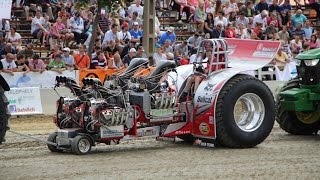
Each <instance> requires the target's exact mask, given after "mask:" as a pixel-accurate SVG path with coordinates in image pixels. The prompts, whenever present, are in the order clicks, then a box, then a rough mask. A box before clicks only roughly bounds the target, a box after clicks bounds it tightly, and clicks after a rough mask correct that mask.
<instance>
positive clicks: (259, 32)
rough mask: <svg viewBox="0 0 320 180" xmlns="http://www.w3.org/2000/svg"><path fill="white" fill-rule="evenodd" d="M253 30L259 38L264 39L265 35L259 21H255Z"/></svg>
mask: <svg viewBox="0 0 320 180" xmlns="http://www.w3.org/2000/svg"><path fill="white" fill-rule="evenodd" d="M253 32H254V33H255V34H256V35H257V37H258V38H259V39H260V40H265V39H266V36H265V34H264V31H263V29H262V24H261V23H257V24H256V27H255V28H254V30H253Z"/></svg>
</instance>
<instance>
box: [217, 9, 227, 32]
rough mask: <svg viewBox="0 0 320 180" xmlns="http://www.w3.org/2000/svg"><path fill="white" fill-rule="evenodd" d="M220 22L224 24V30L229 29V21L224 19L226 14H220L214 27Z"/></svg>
mask: <svg viewBox="0 0 320 180" xmlns="http://www.w3.org/2000/svg"><path fill="white" fill-rule="evenodd" d="M218 22H222V25H223V28H224V27H227V25H228V19H227V18H225V17H224V12H222V11H220V12H218V14H217V16H216V17H215V18H214V25H215V26H217V25H218Z"/></svg>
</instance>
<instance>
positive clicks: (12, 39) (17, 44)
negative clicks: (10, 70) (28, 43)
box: [6, 27, 22, 51]
mask: <svg viewBox="0 0 320 180" xmlns="http://www.w3.org/2000/svg"><path fill="white" fill-rule="evenodd" d="M6 42H9V43H12V45H13V47H14V48H15V49H16V50H17V51H20V50H21V49H22V47H21V45H22V42H21V35H20V34H19V33H17V32H16V28H15V27H10V32H8V33H7V35H6Z"/></svg>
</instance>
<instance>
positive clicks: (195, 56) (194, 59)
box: [189, 51, 203, 64]
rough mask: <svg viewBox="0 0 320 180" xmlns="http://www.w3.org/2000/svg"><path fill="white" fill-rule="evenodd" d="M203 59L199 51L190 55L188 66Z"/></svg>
mask: <svg viewBox="0 0 320 180" xmlns="http://www.w3.org/2000/svg"><path fill="white" fill-rule="evenodd" d="M202 59H203V52H202V51H199V52H198V53H195V54H192V55H191V56H190V61H189V64H192V63H194V62H202Z"/></svg>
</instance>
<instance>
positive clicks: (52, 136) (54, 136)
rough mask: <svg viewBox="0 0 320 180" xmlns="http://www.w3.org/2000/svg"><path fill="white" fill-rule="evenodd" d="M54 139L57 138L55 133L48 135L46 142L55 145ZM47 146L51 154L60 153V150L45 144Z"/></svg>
mask: <svg viewBox="0 0 320 180" xmlns="http://www.w3.org/2000/svg"><path fill="white" fill-rule="evenodd" d="M56 138H57V132H54V133H51V134H49V137H48V141H49V142H52V143H56ZM47 146H48V149H49V150H50V151H51V152H62V150H61V149H58V148H57V147H56V146H54V145H52V144H47Z"/></svg>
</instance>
